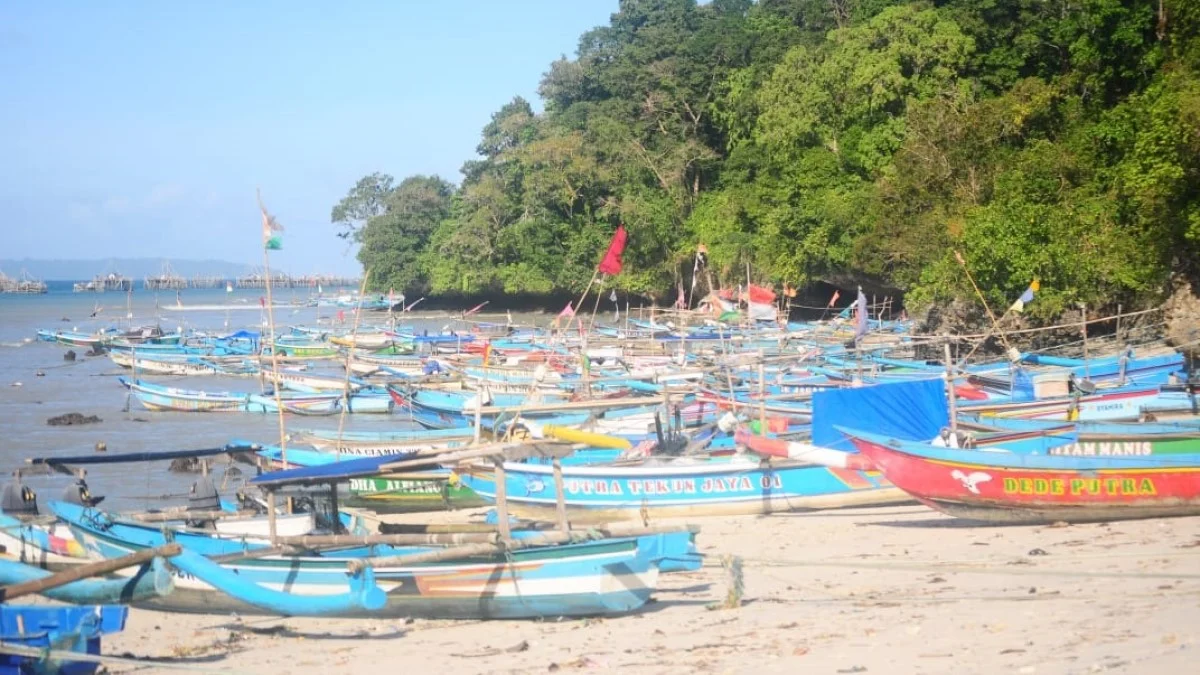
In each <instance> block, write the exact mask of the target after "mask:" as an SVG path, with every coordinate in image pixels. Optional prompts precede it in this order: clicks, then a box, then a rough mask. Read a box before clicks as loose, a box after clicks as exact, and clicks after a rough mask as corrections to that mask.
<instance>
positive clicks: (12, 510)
mask: <svg viewBox="0 0 1200 675" xmlns="http://www.w3.org/2000/svg"><path fill="white" fill-rule="evenodd" d="M0 510H3V511H4V513H7V514H10V515H14V516H36V515H37V514H38V506H37V494H36V493H34V491H33V489H31V488H30V487H29V486H28V485H23V484H21V481H20V479H17V480H14V481H12V482H11V483H9V484H7V485H5V486H4V492H3V493H2V494H0Z"/></svg>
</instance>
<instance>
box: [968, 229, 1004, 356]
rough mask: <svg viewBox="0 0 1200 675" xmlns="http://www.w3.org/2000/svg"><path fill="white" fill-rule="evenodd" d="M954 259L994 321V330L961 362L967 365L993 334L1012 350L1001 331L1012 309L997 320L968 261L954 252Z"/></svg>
mask: <svg viewBox="0 0 1200 675" xmlns="http://www.w3.org/2000/svg"><path fill="white" fill-rule="evenodd" d="M954 259H955V260H957V261H958V264H959V265H961V266H962V268H963V272H965V273H966V274H967V280H968V281H970V282H971V288H974V289H975V295H976V296H978V297H979V302H981V303H983V309H984V311H986V312H987V315H988V318H989V319H991V320H992V330H990V331H988V334H987V335H985V336H984V338H983V339H982V340H980V341H979V342H978V343H976V344H975V346H974V347H972V348H971V351H970V352H968V353H967V355H966V356H964V357H963V358H962V359H961V360H960V361H959V362H960V363H966V362H967V359H969V358H971V355H972V354H974V353H975V352H976V351H977V350H978V349H979V346H980V345H982V344H983V343H984V342H987V339H988V338H989V337H991V334H992V333H993V332H995V333H998V334H999V335H1000V341H1001V342H1003V343H1004V347H1005V349H1006V350H1011V349H1012V345H1010V344H1009V343H1008V338H1007V337H1006V336H1005V335H1004V331H1002V330H1000V321H1003V320H1004V319H1006V318H1008V315H1009V314H1010V313H1011V312H1012V307H1009V308H1008V309H1007V310H1006V311H1005V312H1004V314H1003V315H1001V316H1000V319H996V315H995V314H993V313H992V308H991V307H989V306H988V303H987V300H985V299H984V297H983V292H982V291H980V290H979V285H978V284H976V283H975V277H973V276H971V270H969V269H967V261H966V260H964V259H963V256H962V254H961V253H959V252H958V251H955V252H954Z"/></svg>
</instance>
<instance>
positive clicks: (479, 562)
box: [72, 523, 659, 619]
mask: <svg viewBox="0 0 1200 675" xmlns="http://www.w3.org/2000/svg"><path fill="white" fill-rule="evenodd" d="M118 527H119V526H118ZM72 529H73V530H74V531H75V534H76V537H77V538H78V539H79V541H80V542H81V543H83V545H84V546H85V547H86V548H87V549H88V550H89V552H91V553H92V554H93V556H94V557H100V558H113V557H118V556H121V555H126V554H128V553H131V552H133V551H136V550H140V549H142V548H146V547H147V546H149V545H153V543H152V542H136V543H135V542H130V541H127V540H124V539H120V538H117V537H114V536H112V535H110V534H108V533H106V532H102V531H100V530H97V529H90V528H88V527H85V526H83V525H82V524H80V523H72ZM640 542H641V539H637V538H626V539H610V540H603V541H598V542H588V543H584V544H572V545H567V546H555V547H548V548H539V549H523V550H519V551H513V552H510V553H509V554H508V556H507V557H505V556H499V557H487V558H483V559H479V558H475V559H471V560H468V561H464V562H462V563H434V564H428V565H420V566H411V567H380V568H376V569H375V580H376V583H377V584H378V586H379V588H380V589H382V590H383V591H384V592H385V593H386V603H385V604H384V606H383V607H382V608H380V609H376V610H366V609H353V610H348V611H346V612H343V613H340V614H338V616H344V617H369V618H402V617H415V618H428V619H541V618H550V617H560V616H562V617H573V616H598V615H610V614H620V613H626V612H630V611H633V610H636V609H638V608H640V607H641V606H643V605H644V604H645V603H646V602H647V601H648V600H649V599H650V595H651V593H652V592H653V590H654V589H655V587H656V586H657V583H658V572H659V569H658V566H657V562H656V561H655V560H653V559H652V555H651V553H650V551H649V550H642V549H643V547H642V545H641V543H640ZM645 548H646V549H650V550H653V548H654V547H652V546H647V547H645ZM349 560H350V558H337V557H332V556H330V557H303V558H302V557H274V558H270V557H268V558H260V559H249V560H242V561H237V562H232V563H227V564H225V565H223V566H224V567H226V568H227V569H229V570H231V571H233V572H236V574H237V575H238V576H239V577H240V578H241V579H244V580H246V581H249V582H253V583H256V584H258V585H260V586H262V587H264V588H267V589H271V590H275V591H282V592H287V593H290V594H293V595H299V596H322V595H332V594H336V593H341V592H343V591H344V588H345V579H346V565H347V562H348V561H349ZM175 575H176V576H175V590H174V592H172V593H171V594H170V595H168V596H165V597H161V598H154V599H150V600H145V601H139V602H136V603H134V606H137V607H144V608H147V609H158V610H163V611H172V612H187V613H199V614H227V613H230V612H237V613H239V614H247V615H263V614H264V612H263V610H261V609H259V608H257V607H254V606H252V605H250V604H247V603H245V602H242V601H239V600H236V599H234V598H231V597H229V596H228V595H226V594H224V593H221V592H220V591H218V590H217V589H215V588H213V587H211V586H209V585H208V584H205V583H204V582H201V581H199V580H198V579H196V578H194V577H190V576H189V575H186V574H181V573H179V572H178V571H175Z"/></svg>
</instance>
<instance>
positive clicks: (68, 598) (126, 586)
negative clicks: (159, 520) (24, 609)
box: [0, 558, 175, 605]
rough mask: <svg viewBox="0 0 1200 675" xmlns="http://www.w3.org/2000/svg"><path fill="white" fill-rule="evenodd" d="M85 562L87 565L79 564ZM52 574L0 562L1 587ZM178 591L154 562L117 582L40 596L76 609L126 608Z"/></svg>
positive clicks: (88, 583) (89, 582) (82, 583)
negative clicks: (86, 606) (97, 605)
mask: <svg viewBox="0 0 1200 675" xmlns="http://www.w3.org/2000/svg"><path fill="white" fill-rule="evenodd" d="M79 562H84V561H82V560H81V561H79ZM51 574H52V573H51V572H47V571H46V570H43V569H41V568H40V567H34V566H33V565H27V564H25V563H20V562H16V561H13V560H0V585H5V586H7V585H9V584H19V583H25V582H29V581H36V580H38V579H43V578H45V577H48V576H50V575H51ZM174 589H175V584H174V582H173V581H172V579H171V574H170V572H169V571H168V570H167V567H166V564H165V563H163V561H162V559H161V558H155V559H154V561H153V562H150V563H147V564H145V565H143V566H141V567H140V568H138V570H137V571H135V572H134V573H133V576H132V577H128V578H118V579H81V580H79V581H72V582H71V583H69V584H65V585H63V586H58V587H55V588H51V589H48V590H45V591H42V593H41V595H43V596H45V597H47V598H50V599H51V600H57V601H59V602H67V603H71V604H75V605H92V604H127V603H130V602H134V601H139V600H148V599H150V598H157V597H161V596H164V595H168V594H170V593H171V591H173V590H174Z"/></svg>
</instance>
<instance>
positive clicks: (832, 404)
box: [812, 379, 950, 451]
mask: <svg viewBox="0 0 1200 675" xmlns="http://www.w3.org/2000/svg"><path fill="white" fill-rule="evenodd" d="M812 407H813V417H812V438H813V445H819V446H821V447H825V448H835V449H837V450H846V451H853V450H854V445H853V444H852V443H851V442H850V440H849V439H848V438H846V437H845V436H844V435H843V434H842V433H841V432H839V431H838V430H837V429H835V428H834V426H835V425H837V426H843V427H846V428H849V429H862V430H863V431H870V432H873V433H877V434H884V435H887V436H892V437H894V438H898V439H900V440H905V441H928V440H930V439H932V438H934V437H935V436H937V435H938V432H939V431H941V429H942V427H945V426H948V425H949V424H950V408H949V404H948V403H947V401H946V385H945V383H944V382H943V381H942V380H940V379H937V380H916V381H913V382H895V383H889V384H877V385H874V386H870V387H855V388H851V389H831V390H828V391H818V392H816V393H815V394H813V404H812Z"/></svg>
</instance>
